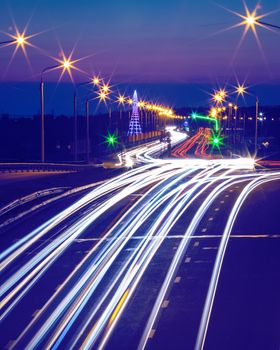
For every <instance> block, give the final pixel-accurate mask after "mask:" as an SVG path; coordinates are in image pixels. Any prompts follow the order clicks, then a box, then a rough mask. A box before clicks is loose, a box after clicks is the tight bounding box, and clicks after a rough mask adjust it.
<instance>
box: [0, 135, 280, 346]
mask: <svg viewBox="0 0 280 350" xmlns="http://www.w3.org/2000/svg"><path fill="white" fill-rule="evenodd" d="M172 136H173V140H174V142H175V141H176V142H179V141H181V140H182V136H181V135H180V134H179V133H175V132H174V133H173V135H172ZM161 149H162V146H161V145H159V144H157V143H156V142H155V143H153V144H150V145H149V147H145V146H140V147H139V148H138V149H135V150H134V151H133V152H130V153H129V154H128V155H127V157H126V159H125V160H123V161H124V162H126V163H127V165H129V166H131V165H132V163H133V162H137V163H138V165H139V164H140V166H138V167H136V168H131V169H128V170H127V171H125V172H122V173H120V174H118V175H117V176H115V177H113V178H111V179H110V180H106V181H102V180H100V181H101V182H100V181H97V182H93V183H87V184H86V185H83V186H79V187H73V188H71V189H69V188H68V189H67V190H63V191H62V190H61V188H60V189H59V188H57V189H56V190H53V192H48V191H47V190H48V189H47V188H45V190H46V192H41V193H39V194H37V196H36V195H35V196H33V197H32V196H31V197H28V196H27V194H25V195H26V196H27V199H25V200H21V201H19V202H17V201H13V204H12V205H10V206H9V205H5V207H4V208H2V209H0V220H1V221H0V230H1V236H0V238H1V263H0V267H1V270H2V274H1V280H2V283H1V289H0V297H1V339H0V347H1V348H3V349H25V348H26V349H103V348H104V349H143V348H147V349H210V350H212V349H213V350H214V349H246V350H247V349H271V350H274V349H275V350H276V349H279V344H280V341H279V327H278V325H279V321H280V319H279V315H280V312H279V311H280V308H279V305H280V302H279V295H280V282H279V281H280V275H279V255H278V252H279V248H280V246H279V245H280V243H279V242H280V230H279V220H278V216H279V194H280V171H277V169H275V170H269V171H267V170H265V169H258V168H255V164H254V161H253V160H251V159H232V160H225V159H224V160H221V159H220V160H218V159H215V160H210V159H207V160H203V159H183V160H180V159H175V160H162V159H158V158H157V157H158V153H159V152H160V150H161Z"/></svg>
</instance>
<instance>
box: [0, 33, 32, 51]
mask: <svg viewBox="0 0 280 350" xmlns="http://www.w3.org/2000/svg"><path fill="white" fill-rule="evenodd" d="M9 36H10V37H11V38H12V39H10V40H6V41H1V42H0V45H1V46H2V45H4V46H10V45H16V48H18V47H22V48H24V46H25V45H30V44H29V43H28V41H27V40H28V39H29V38H30V36H25V34H24V33H22V34H20V33H17V34H16V35H9Z"/></svg>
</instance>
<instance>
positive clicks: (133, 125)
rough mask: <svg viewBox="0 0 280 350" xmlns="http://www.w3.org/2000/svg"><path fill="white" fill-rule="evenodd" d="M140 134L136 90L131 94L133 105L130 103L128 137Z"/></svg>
mask: <svg viewBox="0 0 280 350" xmlns="http://www.w3.org/2000/svg"><path fill="white" fill-rule="evenodd" d="M139 134H142V129H141V125H140V116H139V110H138V97H137V92H136V90H135V91H134V94H133V103H132V114H131V118H130V123H129V129H128V133H127V135H128V136H131V135H139Z"/></svg>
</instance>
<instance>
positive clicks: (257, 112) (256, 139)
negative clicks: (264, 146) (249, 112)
mask: <svg viewBox="0 0 280 350" xmlns="http://www.w3.org/2000/svg"><path fill="white" fill-rule="evenodd" d="M258 118H259V98H258V96H256V124H255V156H257V153H258Z"/></svg>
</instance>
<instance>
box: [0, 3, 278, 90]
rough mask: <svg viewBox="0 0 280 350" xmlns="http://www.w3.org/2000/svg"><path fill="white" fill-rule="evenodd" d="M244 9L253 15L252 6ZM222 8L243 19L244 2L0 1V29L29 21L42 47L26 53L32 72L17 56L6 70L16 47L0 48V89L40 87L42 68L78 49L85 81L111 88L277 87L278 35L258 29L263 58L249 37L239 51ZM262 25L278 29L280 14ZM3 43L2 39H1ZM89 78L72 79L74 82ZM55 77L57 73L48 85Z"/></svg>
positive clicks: (263, 7) (233, 19)
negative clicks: (94, 77) (94, 79)
mask: <svg viewBox="0 0 280 350" xmlns="http://www.w3.org/2000/svg"><path fill="white" fill-rule="evenodd" d="M247 4H248V7H249V9H250V10H253V9H254V8H255V6H256V1H251V0H248V1H247ZM220 5H222V6H220ZM223 7H225V8H228V9H231V10H233V11H236V12H238V13H242V14H244V12H245V10H244V5H243V2H242V1H241V0H236V1H232V0H223V1H220V2H219V4H218V3H215V2H213V1H208V0H197V1H193V0H192V1H191V0H173V1H170V0H152V1H148V0H142V1H128V0H119V1H115V0H107V1H97V0H79V1H68V0H59V1H57V0H40V1H39V0H28V1H22V0H2V1H1V2H0V19H1V21H0V23H1V28H0V30H2V31H5V32H9V33H13V32H14V28H13V21H12V19H13V18H14V20H15V23H16V24H17V26H18V28H19V30H22V29H23V28H24V26H25V25H26V23H27V22H28V21H29V26H28V30H27V34H33V33H38V32H42V33H41V34H39V35H38V36H36V37H34V38H32V39H30V42H32V44H34V45H36V46H37V47H38V48H39V49H34V48H32V47H28V48H27V49H28V50H27V52H28V57H29V60H30V67H29V65H28V64H27V63H26V61H25V58H24V56H23V54H22V52H20V50H19V52H18V53H17V55H16V56H15V59H14V60H13V62H12V63H11V65H10V66H9V68H8V69H7V67H8V64H9V61H10V59H11V56H12V52H13V47H5V48H3V47H2V48H1V49H0V57H1V59H0V77H1V80H2V83H3V82H11V81H13V82H23V81H25V82H28V81H34V82H36V81H38V80H39V77H40V72H41V71H42V69H44V68H45V67H46V66H49V65H53V64H56V63H55V61H53V60H52V59H51V58H50V57H49V56H55V57H58V55H59V53H60V46H61V47H62V48H63V49H64V51H65V54H66V55H68V54H69V53H70V52H71V50H72V48H73V47H75V49H74V54H73V58H74V59H76V58H80V57H85V56H88V58H87V59H85V60H83V61H80V62H78V63H77V66H79V68H80V69H82V70H83V71H84V72H86V74H88V75H91V74H94V73H99V74H100V75H101V76H102V77H105V78H109V77H112V82H114V83H124V84H129V85H131V84H134V83H145V84H152V83H156V84H160V83H174V84H184V85H185V84H213V85H215V84H221V86H222V85H223V84H224V83H225V82H229V81H230V82H235V81H236V79H235V76H237V77H238V79H239V80H240V82H243V81H244V80H246V81H247V82H248V84H256V85H262V84H268V85H275V86H277V88H279V85H280V69H279V62H280V31H278V32H276V31H275V32H272V31H268V30H266V29H263V28H258V33H259V37H260V41H261V44H262V48H263V55H262V54H261V51H260V49H259V47H258V45H257V43H256V40H255V38H254V36H253V33H252V32H251V31H250V32H249V33H248V35H247V36H246V38H245V40H244V42H243V44H242V46H241V47H240V49H239V50H238V52H237V47H238V43H239V41H240V38H241V36H242V32H243V30H244V27H240V28H235V29H232V30H229V31H223V30H224V29H226V28H228V27H230V26H232V25H234V24H236V23H238V22H240V21H241V18H239V17H237V16H236V15H234V14H233V13H230V12H228V11H227V10H225V9H224V8H223ZM277 9H278V10H279V9H280V1H279V0H266V1H262V2H261V3H260V8H259V10H258V14H264V13H268V12H270V11H274V10H277ZM264 20H265V21H266V22H269V23H273V24H280V12H276V13H272V14H270V15H269V16H268V17H266V18H264ZM217 32H219V33H217ZM0 40H3V41H4V40H7V37H6V36H5V34H4V33H0ZM235 54H236V57H235V58H234V56H235ZM86 74H81V73H79V72H75V73H74V78H75V81H84V80H85V79H87V78H86ZM58 77H59V72H57V71H56V72H53V73H49V74H48V75H47V76H46V80H48V81H53V82H55V81H57V79H58ZM68 80H69V77H67V76H65V78H64V79H63V81H64V82H66V81H68Z"/></svg>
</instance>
